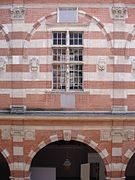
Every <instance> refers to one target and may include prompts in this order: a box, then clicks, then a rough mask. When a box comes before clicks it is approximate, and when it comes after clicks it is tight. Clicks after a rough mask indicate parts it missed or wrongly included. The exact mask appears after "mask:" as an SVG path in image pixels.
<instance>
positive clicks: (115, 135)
mask: <svg viewBox="0 0 135 180" xmlns="http://www.w3.org/2000/svg"><path fill="white" fill-rule="evenodd" d="M100 139H101V141H109V140H112V141H113V142H122V141H123V140H130V141H133V140H134V130H133V129H126V130H125V129H124V130H123V129H115V128H114V129H112V130H111V129H103V130H101V131H100Z"/></svg>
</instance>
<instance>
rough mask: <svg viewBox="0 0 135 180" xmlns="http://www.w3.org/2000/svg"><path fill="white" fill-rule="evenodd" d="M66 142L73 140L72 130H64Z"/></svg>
mask: <svg viewBox="0 0 135 180" xmlns="http://www.w3.org/2000/svg"><path fill="white" fill-rule="evenodd" d="M63 136H64V141H70V140H71V130H63Z"/></svg>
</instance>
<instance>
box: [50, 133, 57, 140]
mask: <svg viewBox="0 0 135 180" xmlns="http://www.w3.org/2000/svg"><path fill="white" fill-rule="evenodd" d="M50 140H51V142H55V141H58V136H57V134H56V135H52V136H50Z"/></svg>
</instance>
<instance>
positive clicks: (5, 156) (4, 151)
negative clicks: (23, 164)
mask: <svg viewBox="0 0 135 180" xmlns="http://www.w3.org/2000/svg"><path fill="white" fill-rule="evenodd" d="M0 153H1V155H2V157H3V159H4V161H5V162H6V164H7V166H8V168H9V172H10V176H11V173H12V169H13V168H12V163H11V161H10V154H9V152H8V150H7V149H4V148H2V147H0Z"/></svg>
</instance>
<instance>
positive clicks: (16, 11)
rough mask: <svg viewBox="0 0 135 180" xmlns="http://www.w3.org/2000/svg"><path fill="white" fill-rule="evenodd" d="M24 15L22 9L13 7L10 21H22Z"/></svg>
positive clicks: (23, 9)
mask: <svg viewBox="0 0 135 180" xmlns="http://www.w3.org/2000/svg"><path fill="white" fill-rule="evenodd" d="M24 15H25V8H24V7H13V8H12V9H11V19H15V20H23V19H24Z"/></svg>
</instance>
